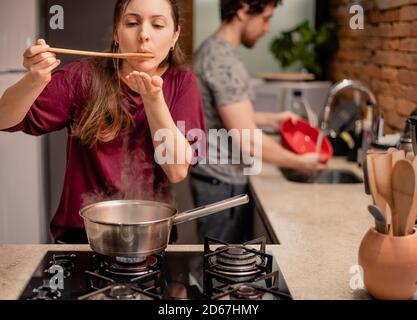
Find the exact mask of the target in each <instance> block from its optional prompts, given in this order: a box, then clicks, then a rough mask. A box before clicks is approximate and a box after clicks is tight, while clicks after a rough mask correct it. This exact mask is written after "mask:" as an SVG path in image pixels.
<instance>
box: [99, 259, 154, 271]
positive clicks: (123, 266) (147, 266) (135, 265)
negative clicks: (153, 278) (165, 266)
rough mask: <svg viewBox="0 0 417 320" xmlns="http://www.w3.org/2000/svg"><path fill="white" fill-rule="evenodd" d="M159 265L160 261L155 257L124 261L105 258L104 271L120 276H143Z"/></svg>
mask: <svg viewBox="0 0 417 320" xmlns="http://www.w3.org/2000/svg"><path fill="white" fill-rule="evenodd" d="M121 260H123V261H121ZM157 264H158V259H157V258H156V257H154V256H148V257H146V258H123V259H120V258H109V257H103V267H104V271H105V272H107V273H109V274H113V275H118V276H141V275H144V274H147V273H149V272H151V271H152V270H153V269H154V268H155V266H156V265H157Z"/></svg>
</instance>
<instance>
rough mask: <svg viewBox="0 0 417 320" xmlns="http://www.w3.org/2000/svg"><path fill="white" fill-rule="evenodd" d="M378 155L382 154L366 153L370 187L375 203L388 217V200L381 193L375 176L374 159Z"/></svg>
mask: <svg viewBox="0 0 417 320" xmlns="http://www.w3.org/2000/svg"><path fill="white" fill-rule="evenodd" d="M378 156H380V154H377V153H368V154H367V155H366V166H367V174H368V184H369V189H370V191H371V195H372V199H373V202H374V204H375V205H376V206H377V207H378V208H379V209H380V210H381V212H382V213H383V214H384V216H385V218H386V217H387V215H386V207H387V202H386V201H385V199H384V197H383V196H382V194H380V193H379V191H378V188H377V185H376V178H375V174H376V172H375V168H374V159H375V158H376V157H378Z"/></svg>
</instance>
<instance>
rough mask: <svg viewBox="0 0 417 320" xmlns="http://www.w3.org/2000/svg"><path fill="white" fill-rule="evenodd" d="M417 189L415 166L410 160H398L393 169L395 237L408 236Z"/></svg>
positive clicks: (393, 224)
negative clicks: (410, 216) (416, 189)
mask: <svg viewBox="0 0 417 320" xmlns="http://www.w3.org/2000/svg"><path fill="white" fill-rule="evenodd" d="M415 188H416V175H415V171H414V167H413V164H412V163H411V162H410V161H408V160H405V159H403V160H398V161H397V163H396V164H395V165H394V168H393V169H392V196H393V197H392V198H393V204H394V206H393V208H392V212H391V214H392V229H393V235H394V236H404V235H407V234H408V232H409V231H408V228H409V226H407V224H408V221H409V220H411V218H410V219H409V215H410V213H411V211H412V206H413V200H414V194H415Z"/></svg>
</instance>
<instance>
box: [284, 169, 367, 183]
mask: <svg viewBox="0 0 417 320" xmlns="http://www.w3.org/2000/svg"><path fill="white" fill-rule="evenodd" d="M281 172H282V174H283V175H284V177H285V178H286V179H287V180H289V181H293V182H300V183H319V184H342V183H362V182H363V179H362V178H360V177H358V176H357V175H356V174H355V173H354V172H352V171H349V170H334V169H333V170H323V171H322V172H320V174H318V175H317V176H314V177H309V176H305V175H302V174H300V173H299V172H297V171H294V170H289V169H281Z"/></svg>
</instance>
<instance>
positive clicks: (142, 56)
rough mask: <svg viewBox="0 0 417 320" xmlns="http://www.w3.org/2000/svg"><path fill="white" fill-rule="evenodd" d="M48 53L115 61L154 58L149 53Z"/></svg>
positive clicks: (61, 50)
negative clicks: (113, 59)
mask: <svg viewBox="0 0 417 320" xmlns="http://www.w3.org/2000/svg"><path fill="white" fill-rule="evenodd" d="M48 51H49V52H54V53H62V54H72V55H77V56H88V57H103V58H116V59H139V60H147V59H152V58H154V55H153V54H151V53H110V52H93V51H81V50H70V49H61V48H49V49H48Z"/></svg>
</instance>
